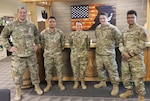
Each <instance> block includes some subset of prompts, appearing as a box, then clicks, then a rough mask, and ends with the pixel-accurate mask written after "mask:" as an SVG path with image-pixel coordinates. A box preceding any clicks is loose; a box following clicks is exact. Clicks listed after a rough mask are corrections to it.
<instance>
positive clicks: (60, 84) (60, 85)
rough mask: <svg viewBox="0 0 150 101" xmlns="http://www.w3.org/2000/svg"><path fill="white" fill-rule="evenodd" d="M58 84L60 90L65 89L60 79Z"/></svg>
mask: <svg viewBox="0 0 150 101" xmlns="http://www.w3.org/2000/svg"><path fill="white" fill-rule="evenodd" d="M58 86H59V88H60V90H65V86H64V85H63V83H62V80H59V81H58Z"/></svg>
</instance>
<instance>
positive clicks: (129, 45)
mask: <svg viewBox="0 0 150 101" xmlns="http://www.w3.org/2000/svg"><path fill="white" fill-rule="evenodd" d="M122 34H123V35H122V39H121V43H120V45H119V50H120V51H121V53H125V52H127V53H129V55H131V56H135V55H138V54H141V56H142V54H143V49H144V48H145V47H146V41H147V32H146V30H145V29H144V28H143V27H142V26H140V25H138V24H136V25H135V27H133V28H131V29H129V27H127V28H124V30H123V31H122Z"/></svg>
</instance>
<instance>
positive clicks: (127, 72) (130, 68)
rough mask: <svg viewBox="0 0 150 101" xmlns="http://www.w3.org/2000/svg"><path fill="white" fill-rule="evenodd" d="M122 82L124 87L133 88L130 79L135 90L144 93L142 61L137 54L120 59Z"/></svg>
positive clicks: (143, 67) (143, 65)
mask: <svg viewBox="0 0 150 101" xmlns="http://www.w3.org/2000/svg"><path fill="white" fill-rule="evenodd" d="M121 72H122V82H123V84H124V86H125V88H126V89H133V85H132V83H131V82H132V81H133V82H134V85H135V88H136V92H137V93H138V94H141V95H145V94H146V91H145V85H144V82H143V77H144V76H145V74H146V71H145V64H144V61H143V60H142V59H140V58H138V56H135V57H132V58H130V59H128V60H124V59H122V68H121Z"/></svg>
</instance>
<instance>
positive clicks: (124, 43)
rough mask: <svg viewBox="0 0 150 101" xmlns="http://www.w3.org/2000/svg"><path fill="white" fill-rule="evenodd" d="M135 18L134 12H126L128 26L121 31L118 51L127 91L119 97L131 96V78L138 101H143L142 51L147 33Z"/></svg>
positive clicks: (143, 70)
mask: <svg viewBox="0 0 150 101" xmlns="http://www.w3.org/2000/svg"><path fill="white" fill-rule="evenodd" d="M136 18H137V13H136V11H134V10H130V11H128V12H127V22H128V24H129V26H128V27H126V28H124V30H123V31H122V34H123V37H122V40H121V43H120V46H119V49H120V51H121V53H122V68H121V70H122V81H123V84H124V86H125V88H126V89H127V91H126V92H124V93H122V94H120V97H121V98H127V97H130V96H132V95H133V86H132V84H131V77H132V80H133V82H134V84H135V88H136V92H137V93H138V101H144V95H145V93H146V92H145V85H144V82H143V77H144V76H145V64H144V55H143V50H144V48H145V45H146V41H147V32H146V30H145V29H144V28H143V27H142V26H140V25H139V24H137V23H136ZM131 75H132V76H131Z"/></svg>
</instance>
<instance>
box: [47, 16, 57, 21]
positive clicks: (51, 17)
mask: <svg viewBox="0 0 150 101" xmlns="http://www.w3.org/2000/svg"><path fill="white" fill-rule="evenodd" d="M49 19H55V20H56V18H55V17H54V16H50V17H49V18H48V20H49Z"/></svg>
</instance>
